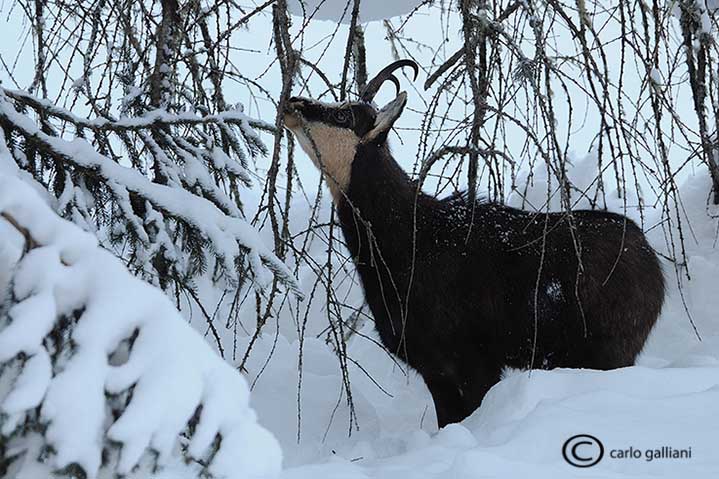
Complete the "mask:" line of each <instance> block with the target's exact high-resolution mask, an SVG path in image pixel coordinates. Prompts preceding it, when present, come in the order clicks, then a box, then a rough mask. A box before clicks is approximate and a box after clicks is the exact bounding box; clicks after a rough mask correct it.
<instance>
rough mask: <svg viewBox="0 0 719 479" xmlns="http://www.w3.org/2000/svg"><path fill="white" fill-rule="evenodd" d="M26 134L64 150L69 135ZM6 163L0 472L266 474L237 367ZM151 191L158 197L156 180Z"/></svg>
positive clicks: (129, 178)
mask: <svg viewBox="0 0 719 479" xmlns="http://www.w3.org/2000/svg"><path fill="white" fill-rule="evenodd" d="M6 107H7V106H6V105H5V106H4V108H6ZM6 113H7V112H6ZM6 113H5V114H6ZM15 120H16V121H17V122H18V123H19V125H20V126H19V127H20V128H23V127H25V126H26V127H27V128H30V125H29V124H28V125H26V124H25V122H23V121H20V120H18V119H15ZM32 134H34V135H36V136H37V138H38V139H39V141H43V142H46V143H47V147H49V148H54V149H56V150H57V152H58V153H57V154H63V155H68V157H70V156H71V154H70V153H71V149H72V146H71V145H68V144H65V143H60V140H57V139H52V138H51V137H49V136H47V135H45V134H43V133H41V132H38V131H33V132H32ZM85 155H86V156H85ZM83 157H84V160H83V161H85V162H87V163H85V164H86V165H90V164H93V165H94V166H93V167H96V168H98V170H100V171H104V172H105V173H106V174H107V176H108V177H112V178H115V179H117V180H118V184H120V185H122V187H123V188H128V189H132V187H133V185H136V184H140V179H138V177H137V175H134V174H130V173H128V172H122V173H121V171H123V170H120V169H118V168H120V167H119V166H117V165H115V166H112V167H110V166H108V164H107V161H109V160H107V159H104V158H103V157H101V156H100V155H97V154H94V155H93V154H92V150H91V149H89V148H88V149H87V150H86V151H85V149H84V147H83ZM113 164H114V163H113ZM7 166H8V158H7V154H5V155H3V152H2V150H0V218H1V219H0V222H3V223H4V225H3V226H5V227H6V229H8V228H9V229H14V230H17V231H18V232H19V233H21V234H22V235H23V236H24V237H25V244H26V248H27V249H28V251H27V252H26V253H25V254H24V255H23V256H22V257H21V258H20V260H19V262H18V263H17V265H16V266H15V268H14V269H13V271H12V274H11V281H12V283H11V284H12V286H11V288H10V295H9V296H10V299H9V304H8V305H6V307H5V309H3V310H0V312H2V315H1V316H0V445H2V446H0V475H1V476H3V477H40V476H39V474H41V471H45V473H44V474H42V477H48V475H49V474H50V471H53V474H54V475H59V476H62V475H63V474H67V475H71V476H72V475H75V476H76V477H77V475H78V474H79V477H84V476H87V477H97V476H98V474H102V476H103V477H108V476H107V474H109V475H124V474H128V473H131V472H132V471H133V470H134V471H135V474H138V470H139V471H140V472H142V471H150V472H151V471H155V470H156V468H157V467H162V466H172V467H173V468H180V469H183V468H184V469H185V470H187V471H188V476H187V477H191V476H194V477H197V474H199V473H202V472H204V473H205V474H207V475H209V476H210V477H217V478H221V477H226V478H238V479H239V478H243V479H244V478H260V477H272V476H274V475H276V474H277V473H278V471H279V468H280V463H281V452H280V449H279V446H278V444H277V442H276V441H275V439H274V438H273V437H272V435H271V434H270V433H269V432H267V431H266V430H265V429H263V428H262V427H260V426H259V425H258V424H257V421H256V417H255V414H254V412H253V411H252V410H251V409H250V407H249V404H248V401H249V390H248V387H247V384H246V382H245V380H244V378H243V377H242V376H241V375H240V374H239V373H238V372H237V371H235V370H234V369H233V368H232V367H230V366H229V365H228V364H227V363H225V362H224V361H222V360H221V359H220V358H219V357H218V356H217V355H216V354H215V353H214V352H213V351H212V350H211V348H210V346H209V345H208V344H207V343H206V342H205V341H204V339H203V338H202V337H201V336H199V335H198V334H197V333H196V332H194V330H192V329H191V328H190V326H188V325H187V324H186V323H185V322H184V321H183V320H182V319H181V317H180V316H179V314H178V313H177V311H176V310H175V309H174V307H173V305H172V303H171V302H170V301H169V299H168V298H167V297H166V296H165V294H163V292H162V291H161V290H159V289H157V288H155V287H153V286H150V285H148V284H147V283H145V282H143V281H141V280H139V279H137V278H135V277H134V276H133V275H131V274H130V273H129V272H128V271H127V270H126V268H125V267H124V265H123V264H122V263H121V262H120V260H119V259H117V258H115V257H114V256H113V255H112V254H111V253H109V252H108V251H106V250H105V249H103V248H101V247H99V246H98V245H97V241H96V239H95V238H94V237H93V236H92V235H91V234H89V233H86V232H83V231H82V230H81V229H80V228H78V227H77V226H76V225H74V224H72V223H70V222H68V221H65V220H62V219H60V218H59V217H57V216H56V215H55V214H54V213H53V212H52V211H51V209H50V208H49V207H48V206H47V205H46V204H45V203H44V202H43V200H42V199H41V198H40V197H39V195H38V194H37V193H36V192H34V191H33V190H32V189H31V188H30V187H29V186H28V185H27V184H26V183H25V182H23V181H22V180H21V179H19V178H18V177H17V174H16V173H17V171H12V168H7ZM103 168H106V170H103ZM145 186H147V185H145ZM151 191H152V195H151V196H152V197H153V198H154V199H155V200H157V201H158V203H159V204H164V203H162V201H164V198H165V197H163V196H162V194H161V192H162V191H163V190H161V189H160V188H158V189H153V190H151ZM167 201H169V200H167ZM177 206H182V207H188V205H177ZM207 211H211V210H210V209H209V207H207ZM207 220H208V222H209V220H210V219H209V218H208V219H207ZM3 242H5V243H6V244H7V242H8V239H7V236H6V237H4V238H0V246H2V245H3ZM3 267H5V268H7V265H1V264H0V269H1V268H3ZM0 293H4V292H3V291H0ZM183 460H184V461H186V462H183ZM138 465H139V466H140V467H139V468H138V467H137V466H138ZM43 468H44V469H43ZM191 470H194V474H190V473H189V472H190V471H191ZM133 477H147V476H142V475H140V476H137V475H133ZM175 477H182V475H180V476H175Z"/></svg>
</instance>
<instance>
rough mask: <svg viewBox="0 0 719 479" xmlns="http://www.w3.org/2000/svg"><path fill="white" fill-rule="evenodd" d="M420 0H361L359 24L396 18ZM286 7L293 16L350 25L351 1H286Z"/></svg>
mask: <svg viewBox="0 0 719 479" xmlns="http://www.w3.org/2000/svg"><path fill="white" fill-rule="evenodd" d="M421 3H422V1H421V0H392V1H391V2H387V1H386V0H362V1H361V2H360V14H359V16H360V22H371V21H375V20H382V19H385V18H391V17H396V16H398V15H404V14H407V13H410V12H412V11H413V10H414V9H415V8H416V7H417V6H418V5H420V4H421ZM287 6H288V8H289V10H290V13H292V14H293V15H297V16H301V17H307V18H310V19H313V20H332V21H334V22H341V23H350V22H351V21H352V7H353V6H354V2H353V0H349V1H345V0H330V1H328V0H288V2H287Z"/></svg>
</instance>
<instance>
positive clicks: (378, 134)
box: [362, 91, 407, 143]
mask: <svg viewBox="0 0 719 479" xmlns="http://www.w3.org/2000/svg"><path fill="white" fill-rule="evenodd" d="M406 104H407V92H405V91H403V92H401V93H400V94H399V95H397V98H395V99H394V100H392V101H391V102H389V103H387V104H386V105H385V106H384V107H383V108H382V109H381V110H380V111H379V112H378V113H377V118H376V119H375V121H374V126H373V127H372V129H371V130H370V131H368V132H367V133H366V134H365V136H364V137H363V138H362V143H372V142H376V143H382V142H383V141H385V140H386V139H387V135H388V134H389V130H390V129H391V128H392V125H394V122H395V121H397V118H399V116H400V115H401V114H402V111H403V110H404V106H405V105H406Z"/></svg>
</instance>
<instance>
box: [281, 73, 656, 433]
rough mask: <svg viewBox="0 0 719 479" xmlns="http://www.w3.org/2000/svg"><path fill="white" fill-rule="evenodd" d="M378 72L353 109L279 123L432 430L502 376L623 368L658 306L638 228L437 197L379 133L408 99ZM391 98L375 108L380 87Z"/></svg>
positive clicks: (613, 219)
mask: <svg viewBox="0 0 719 479" xmlns="http://www.w3.org/2000/svg"><path fill="white" fill-rule="evenodd" d="M404 66H411V67H412V68H413V69H414V74H415V75H414V76H415V78H416V76H417V73H418V70H419V68H418V66H417V65H416V64H415V63H414V62H412V61H409V60H400V61H398V62H395V63H393V64H391V65H389V66H388V67H386V68H385V69H383V70H382V71H381V72H380V73H379V74H378V75H377V76H376V77H375V78H373V79H372V80H371V81H370V82H369V83H368V84H367V86H366V87H365V88H364V89H363V91H362V92H361V93H360V99H359V101H356V102H345V103H341V104H327V103H322V102H319V101H315V100H311V99H307V98H297V97H293V98H291V99H290V100H289V106H288V108H287V109H286V112H285V116H284V118H285V124H286V126H287V127H288V128H289V129H290V130H291V131H292V132H293V133H294V135H295V136H296V138H297V139H298V141H299V143H300V145H301V146H302V148H303V149H304V151H305V152H306V153H307V154H308V155H309V157H310V158H311V159H312V161H313V162H314V163H315V165H316V166H317V167H319V168H320V169H321V171H322V173H323V175H324V177H325V178H326V181H327V183H328V186H329V188H330V191H331V193H332V197H333V201H334V203H335V207H336V209H337V214H338V218H339V221H340V223H341V226H342V231H343V233H344V237H345V240H346V245H347V248H348V249H349V252H350V253H351V255H352V257H353V259H354V262H355V265H356V268H357V271H358V273H359V277H360V279H361V282H362V286H363V289H364V294H365V299H366V301H367V304H368V305H369V307H370V310H371V311H372V315H373V316H374V321H375V327H376V329H377V331H378V333H379V336H380V338H381V341H382V343H383V344H384V345H385V346H386V347H387V348H388V349H389V350H390V351H392V352H393V353H394V354H396V355H397V356H399V357H400V358H401V359H402V360H404V361H405V362H406V363H408V364H409V365H410V366H411V367H412V368H414V369H415V370H417V371H418V372H419V374H421V376H422V378H423V379H424V381H425V383H426V384H427V387H428V388H429V391H430V392H431V394H432V398H433V400H434V404H435V409H436V413H437V421H438V423H439V427H443V426H445V425H446V424H449V423H452V422H459V421H461V420H462V419H464V418H465V417H467V416H468V415H470V414H471V413H472V412H473V411H474V410H475V409H476V408H478V407H479V405H480V403H481V402H482V399H483V398H484V396H485V394H486V393H487V391H488V390H489V388H491V387H492V385H494V384H495V383H497V382H498V381H499V379H500V375H501V373H502V370H503V369H504V368H505V367H511V368H520V369H522V368H530V367H538V368H544V369H551V368H555V367H568V368H592V369H613V368H619V367H623V366H630V365H632V364H633V363H634V360H635V358H636V357H637V355H638V354H639V352H640V351H641V349H642V347H643V345H644V342H645V341H646V339H647V336H648V335H649V332H650V330H651V329H652V327H653V325H654V323H655V322H656V320H657V317H658V315H659V313H660V311H661V308H662V303H663V301H664V277H663V273H662V270H661V266H660V264H659V261H658V260H657V257H656V254H655V252H654V250H653V249H652V248H651V247H650V246H649V244H648V243H647V240H646V238H645V237H644V234H643V233H642V231H641V229H640V228H639V227H638V226H637V225H636V224H635V223H634V222H632V221H631V220H629V219H628V218H626V217H625V216H622V215H619V214H615V213H610V212H607V211H595V210H575V211H572V212H571V213H569V212H564V213H546V214H544V213H537V212H528V211H523V210H519V209H515V208H511V207H508V206H505V205H503V204H499V203H496V202H489V201H484V200H482V201H480V200H478V201H476V202H475V203H474V204H470V203H469V200H468V196H467V195H465V194H455V195H452V196H449V197H447V198H444V199H437V198H435V197H433V196H430V195H427V194H424V193H422V192H421V191H419V188H418V184H417V183H416V182H415V181H412V180H411V179H410V178H409V176H408V175H407V174H406V173H405V172H404V171H403V170H402V169H401V168H400V166H399V165H398V164H397V162H396V161H395V160H394V158H393V157H392V154H391V153H390V149H389V147H388V145H387V135H388V133H389V131H390V129H391V128H392V125H393V124H394V122H395V121H396V120H397V118H398V117H399V116H400V114H401V113H402V110H403V108H404V106H405V103H406V100H407V94H406V92H401V93H399V89H400V88H399V81H398V80H397V78H396V77H395V76H394V75H393V72H394V71H395V70H397V69H398V68H401V67H404ZM387 80H390V81H392V82H393V83H394V84H395V86H396V88H397V92H398V93H397V96H396V98H395V99H394V100H393V101H391V102H390V103H388V104H387V105H386V106H385V107H383V108H382V109H377V108H376V107H375V106H373V104H372V101H373V98H374V96H375V94H376V93H377V91H378V90H379V87H380V85H382V83H383V82H385V81H387Z"/></svg>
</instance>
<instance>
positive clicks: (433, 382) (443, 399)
mask: <svg viewBox="0 0 719 479" xmlns="http://www.w3.org/2000/svg"><path fill="white" fill-rule="evenodd" d="M424 382H425V383H426V384H427V388H428V389H429V392H430V393H431V394H432V400H433V401H434V410H435V413H436V414H437V425H438V426H439V428H440V429H442V428H443V427H444V426H446V425H447V424H452V423H455V422H460V421H461V420H462V419H464V418H465V417H467V414H465V412H464V410H465V405H464V401H463V400H462V396H461V395H460V392H459V387H458V386H457V385H456V384H455V383H454V382H453V381H451V380H449V379H447V378H445V377H442V376H439V375H438V376H433V377H425V378H424Z"/></svg>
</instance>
